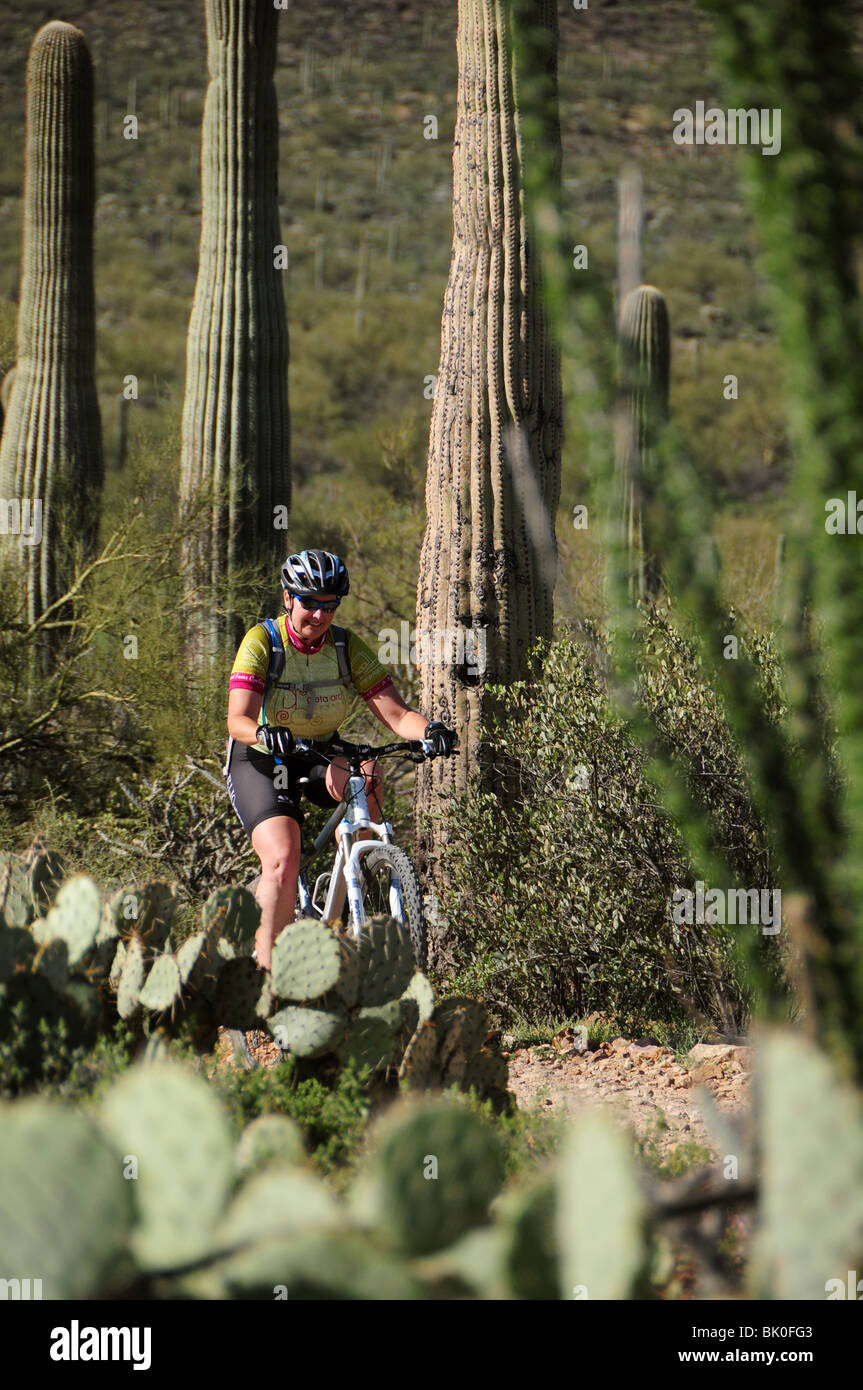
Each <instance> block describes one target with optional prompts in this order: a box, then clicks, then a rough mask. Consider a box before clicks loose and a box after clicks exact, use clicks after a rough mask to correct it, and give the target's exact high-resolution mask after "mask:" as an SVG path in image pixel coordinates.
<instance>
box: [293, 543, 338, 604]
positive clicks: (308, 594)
mask: <svg viewBox="0 0 863 1390" xmlns="http://www.w3.org/2000/svg"><path fill="white" fill-rule="evenodd" d="M350 587H351V585H350V580H349V579H348V572H347V569H346V568H345V565H344V563H343V561H341V560H340V559H339V557H338V555H333V554H332V552H331V551H329V550H302V551H300V552H299V554H297V555H289V556H288V558H287V560H286V561H285V563H284V564H283V565H282V588H283V589H289V590H290V592H291V593H292V594H298V595H299V597H300V598H318V597H320V596H321V595H323V594H335V596H336V598H344V596H345V594H347V593H349V592H350Z"/></svg>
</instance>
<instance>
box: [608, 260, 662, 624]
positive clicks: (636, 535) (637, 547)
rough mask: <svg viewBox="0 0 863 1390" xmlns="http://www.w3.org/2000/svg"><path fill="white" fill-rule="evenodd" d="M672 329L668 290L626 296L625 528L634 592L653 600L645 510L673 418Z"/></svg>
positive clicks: (655, 577) (654, 570)
mask: <svg viewBox="0 0 863 1390" xmlns="http://www.w3.org/2000/svg"><path fill="white" fill-rule="evenodd" d="M670 363H671V335H670V329H669V321H668V309H667V307H666V304H665V296H664V295H663V294H662V293H661V291H660V290H657V289H655V288H654V286H653V285H639V286H638V288H637V289H634V290H631V291H630V293H629V294H628V295H627V296H626V299H625V300H624V303H623V308H622V310H621V315H620V373H621V387H622V391H621V408H620V413H619V417H618V436H617V453H618V473H619V480H620V488H621V492H622V497H623V533H624V539H625V542H626V545H627V547H628V549H629V552H630V557H631V559H630V564H631V570H630V583H631V588H632V590H633V592H634V595H635V596H637V597H638V598H640V599H642V600H644V601H649V600H651V599H653V598H656V596H657V594H658V592H659V585H660V576H659V569H658V563H657V560H656V556H655V554H654V553H653V551H652V547H651V545H650V536H649V529H648V534H647V535H646V536H645V530H646V529H647V528H646V527H645V521H644V511H645V509H646V507H648V506H649V502H650V497H651V493H652V488H653V483H654V480H655V476H654V470H655V458H654V445H655V442H656V438H657V435H658V432H659V430H660V429H661V428H662V423H663V421H665V420H667V419H668V386H669V370H670Z"/></svg>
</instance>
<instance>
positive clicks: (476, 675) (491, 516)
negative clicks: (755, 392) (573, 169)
mask: <svg viewBox="0 0 863 1390" xmlns="http://www.w3.org/2000/svg"><path fill="white" fill-rule="evenodd" d="M522 17H524V19H525V21H527V20H528V19H529V21H530V23H532V25H533V26H534V28H533V30H532V33H531V35H530V44H529V45H528V46H526V48H525V50H523V51H525V52H528V51H529V52H530V53H531V54H532V55H533V57H534V59H535V60H536V67H535V68H534V70H533V71H532V72H531V74H530V78H531V81H532V82H534V83H535V85H534V86H533V88H532V90H533V91H535V92H539V93H541V97H542V100H541V101H540V102H537V110H539V111H540V113H541V115H540V121H539V127H538V128H539V129H540V130H541V134H537V128H536V127H535V128H534V129H532V131H531V138H532V139H534V140H541V141H542V143H543V146H544V147H545V152H544V157H546V158H548V157H549V156H550V160H551V177H552V182H553V185H554V188H553V190H552V191H553V196H555V197H559V186H560V126H559V117H558V109H557V5H556V4H555V3H554V0H531V3H529V4H526V3H524V0H516V3H515V5H514V6H511V5H510V4H509V3H508V2H507V0H459V9H458V39H457V47H458V97H457V108H456V125H455V143H454V148H453V248H452V258H451V262H450V272H449V280H448V283H447V288H446V293H445V296H444V309H443V318H442V321H441V357H440V368H439V371H438V376H437V391H436V395H435V401H434V408H433V412H432V421H431V431H430V439H429V457H428V472H427V481H426V509H427V513H428V520H427V525H426V532H425V538H424V541H423V547H422V555H421V560H420V577H419V584H418V588H417V628H418V629H419V630H420V631H422V632H424V633H428V634H429V637H428V643H429V660H428V661H427V662H426V664H425V665H423V666H422V667H421V668H420V671H421V687H420V689H421V697H420V708H422V709H423V710H425V711H427V712H428V713H429V715H430V716H432V717H434V718H436V719H442V720H445V721H446V722H447V723H449V724H451V725H455V726H456V727H457V728H458V730H459V733H460V739H461V748H462V752H461V755H460V756H459V757H458V758H449V759H444V758H442V759H436V760H435V761H434V762H432V763H430V764H426V765H425V766H424V767H423V768H422V769H421V770H420V774H419V775H418V791H417V803H416V811H417V820H416V829H417V838H418V853H419V857H420V861H421V862H422V863H423V864H426V863H427V862H428V858H429V856H432V855H433V854H434V848H435V837H436V834H437V831H436V829H435V826H434V817H433V815H432V814H431V813H432V811H433V808H434V805H435V803H436V802H437V800H438V799H439V798H441V797H443V796H445V795H447V794H449V793H451V792H452V791H454V790H461V789H462V788H464V786H465V785H466V782H467V780H468V778H469V777H470V775H471V773H472V772H473V771H475V770H476V771H478V772H479V774H480V776H481V777H483V776H485V775H487V768H485V766H484V764H483V761H482V759H483V757H484V754H483V753H482V752H481V747H480V734H481V731H482V726H483V721H484V719H485V718H487V713H488V697H487V696H486V693H485V683H486V682H498V683H501V682H507V681H511V680H513V679H516V678H517V677H518V676H519V675H520V674H522V673H523V668H524V662H523V658H524V655H525V652H526V651H527V649H528V647H529V646H530V645H531V643H532V642H533V641H534V640H535V639H536V637H538V636H550V635H551V624H552V592H553V588H554V582H555V577H556V568H557V549H556V545H555V539H554V516H555V512H556V510H557V504H558V500H559V495H560V446H561V387H560V361H559V354H558V352H557V350H556V348H555V346H554V345H553V343H552V342H551V341H550V338H549V333H548V327H547V323H546V317H545V313H544V311H543V308H542V305H541V287H540V282H539V275H538V268H537V265H536V258H535V253H534V251H533V242H532V238H531V236H530V234H529V227H528V217H527V215H526V209H525V197H524V177H523V171H524V167H525V160H527V159H530V158H531V150H532V149H534V148H535V146H534V145H532V144H528V143H527V131H526V130H525V128H524V124H523V119H522V113H521V112H520V109H519V106H518V105H517V103H516V96H515V93H516V90H518V91H519V93H521V92H522V91H523V90H525V87H523V86H522V85H521V84H520V81H519V79H520V78H521V77H522V75H524V76H525V78H527V76H528V74H527V73H526V72H525V73H524V74H522V71H521V69H520V68H519V66H518V64H519V62H520V61H521V58H520V57H519V56H518V55H519V53H520V52H521V51H522V50H521V49H517V46H516V42H515V34H514V31H513V25H514V23H515V22H517V21H521V19H522ZM519 32H520V33H521V34H522V35H523V36H524V35H525V34H526V32H527V31H526V29H525V27H524V26H523V25H522V24H521V23H520V22H519ZM483 653H484V662H483V660H482V659H481V658H482V656H483Z"/></svg>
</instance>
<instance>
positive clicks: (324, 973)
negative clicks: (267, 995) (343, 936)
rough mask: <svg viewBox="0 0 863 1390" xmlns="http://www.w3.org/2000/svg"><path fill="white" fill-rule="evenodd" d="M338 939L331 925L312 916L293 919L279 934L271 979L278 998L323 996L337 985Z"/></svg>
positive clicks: (340, 955)
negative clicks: (297, 919)
mask: <svg viewBox="0 0 863 1390" xmlns="http://www.w3.org/2000/svg"><path fill="white" fill-rule="evenodd" d="M341 966H342V953H341V950H340V948H339V941H338V938H337V936H336V935H335V933H334V932H333V931H332V930H331V928H330V927H326V926H324V924H323V922H318V921H316V920H313V919H311V918H309V919H305V918H303V919H301V920H300V921H298V922H292V923H291V924H290V925H289V926H287V927H285V929H284V931H283V932H281V933H280V934H279V936H277V937H276V942H275V945H274V946H273V964H272V971H271V978H272V982H273V992H274V993H275V995H276V996H277V998H279V999H290V1000H295V1001H297V1002H301V1001H303V1000H306V999H320V997H321V995H322V994H327V993H328V992H329V991H330V990H331V989H334V988H335V987H336V985H337V984H338V980H339V975H340V973H341Z"/></svg>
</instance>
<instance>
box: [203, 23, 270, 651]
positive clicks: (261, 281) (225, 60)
mask: <svg viewBox="0 0 863 1390" xmlns="http://www.w3.org/2000/svg"><path fill="white" fill-rule="evenodd" d="M206 15H207V62H208V67H209V72H210V83H209V86H208V88H207V97H206V103H205V107H204V120H203V132H202V139H201V241H200V250H199V256H198V279H197V284H196V287H195V298H194V302H193V305H192V313H191V318H190V322H189V332H188V338H187V347H186V395H185V403H184V408H183V427H182V453H181V505H182V507H183V509H184V511H187V512H190V509H191V508H192V506H193V503H195V501H196V500H197V501H198V502H200V501H203V503H204V504H205V512H204V515H203V517H202V518H196V519H195V521H194V523H193V526H192V528H191V531H192V535H191V538H190V540H189V543H188V548H187V560H188V564H189V569H188V573H189V575H190V580H191V587H192V589H193V591H194V592H193V593H191V594H190V603H192V604H193V606H194V604H195V603H196V602H199V603H200V605H201V608H200V623H199V630H202V631H204V632H205V633H206V634H207V636H206V638H205V641H206V642H207V645H208V647H209V650H210V652H211V653H216V652H218V651H219V649H220V641H221V639H222V638H225V637H227V639H228V641H229V644H231V643H233V646H231V651H233V649H234V647H235V646H236V643H237V641H239V638H240V636H241V635H242V631H241V628H240V627H239V626H238V622H237V615H236V613H235V612H233V610H232V609H231V597H230V595H231V585H232V581H233V579H234V576H235V571H236V569H237V567H238V566H239V565H241V564H243V563H244V562H247V561H248V560H249V558H250V557H251V556H255V555H257V554H258V553H259V552H260V549H261V547H262V546H268V547H269V548H271V549H272V550H273V552H274V553H275V550H276V549H283V544H284V542H283V539H282V540H281V541H280V539H279V538H280V537H283V531H280V530H274V521H275V520H276V517H275V515H274V509H275V508H277V507H279V506H283V507H285V508H287V506H288V505H289V503H290V464H289V417H288V396H287V371H288V330H287V322H286V318H285V304H284V296H283V292H282V278H281V265H280V260H281V257H280V254H278V252H277V248H278V247H279V245H280V240H281V239H280V235H279V207H278V113H277V109H276V93H275V87H274V84H273V73H274V70H275V59H276V27H277V21H278V11H277V10H276V9H275V8H274V6H273V4H272V0H206ZM277 263H278V264H279V268H276V267H277ZM217 590H222V591H223V592H224V593H226V594H227V601H228V610H229V613H230V617H229V620H228V628H229V632H223V631H220V630H219V629H218V628H217V627H215V626H213V625H212V624H213V623H218V621H219V620H218V619H215V618H214V619H212V622H211V621H210V620H209V619H208V615H207V610H208V607H209V604H210V602H211V600H212V594H213V592H214V591H217ZM196 596H197V597H196ZM190 655H192V656H194V655H195V654H194V653H190Z"/></svg>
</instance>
